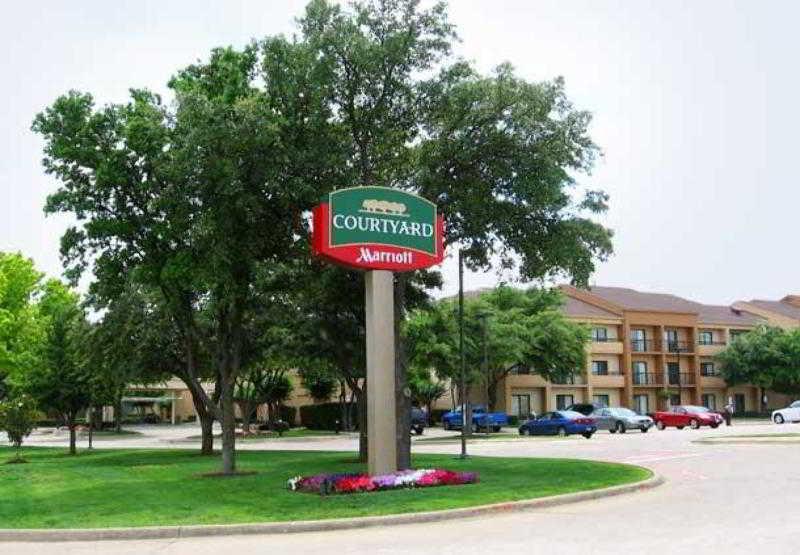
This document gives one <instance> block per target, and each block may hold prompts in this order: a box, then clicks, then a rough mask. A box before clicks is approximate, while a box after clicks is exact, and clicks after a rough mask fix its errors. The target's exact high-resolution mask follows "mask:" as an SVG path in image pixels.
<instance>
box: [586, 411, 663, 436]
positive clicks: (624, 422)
mask: <svg viewBox="0 0 800 555" xmlns="http://www.w3.org/2000/svg"><path fill="white" fill-rule="evenodd" d="M592 418H594V420H595V422H596V423H597V429H598V430H608V431H609V432H611V433H612V434H615V433H617V432H619V433H621V434H624V433H625V432H627V431H628V430H641V431H642V433H647V430H649V429H650V428H652V427H653V419H652V418H650V417H649V416H642V415H640V414H636V413H635V412H633V411H632V410H631V409H626V408H623V407H612V408H602V409H597V410H595V411H594V412H593V413H592Z"/></svg>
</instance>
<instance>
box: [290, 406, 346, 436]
mask: <svg viewBox="0 0 800 555" xmlns="http://www.w3.org/2000/svg"><path fill="white" fill-rule="evenodd" d="M348 404H349V405H350V410H351V412H350V414H351V415H352V422H353V423H354V424H355V423H357V422H358V407H357V406H356V404H355V403H348ZM341 419H342V407H341V405H340V404H339V403H319V404H317V405H305V406H302V407H300V423H301V424H302V425H303V426H305V427H306V428H308V429H309V430H335V429H336V421H337V420H341Z"/></svg>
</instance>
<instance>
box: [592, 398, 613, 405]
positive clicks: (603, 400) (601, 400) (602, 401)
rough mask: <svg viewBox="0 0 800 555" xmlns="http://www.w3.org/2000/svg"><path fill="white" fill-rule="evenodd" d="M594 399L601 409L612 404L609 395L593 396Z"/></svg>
mask: <svg viewBox="0 0 800 555" xmlns="http://www.w3.org/2000/svg"><path fill="white" fill-rule="evenodd" d="M592 399H593V400H594V402H595V403H596V404H598V405H600V406H601V407H607V406H608V405H610V404H611V403H610V401H609V397H608V395H592Z"/></svg>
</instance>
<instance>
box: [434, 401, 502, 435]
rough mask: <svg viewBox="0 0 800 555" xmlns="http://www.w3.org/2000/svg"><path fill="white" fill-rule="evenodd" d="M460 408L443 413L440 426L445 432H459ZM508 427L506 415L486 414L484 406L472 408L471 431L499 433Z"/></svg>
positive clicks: (461, 420)
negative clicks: (501, 429)
mask: <svg viewBox="0 0 800 555" xmlns="http://www.w3.org/2000/svg"><path fill="white" fill-rule="evenodd" d="M461 408H462V407H458V408H457V409H456V410H452V411H450V412H446V413H444V415H443V416H442V425H443V426H444V429H445V430H460V429H461V423H462V422H463V421H464V418H463V416H462V414H461ZM506 425H508V415H507V414H506V413H504V412H487V411H486V407H485V406H484V405H475V406H473V407H472V431H473V432H477V431H479V430H487V429H489V430H493V431H495V432H499V431H500V428H502V427H503V426H506Z"/></svg>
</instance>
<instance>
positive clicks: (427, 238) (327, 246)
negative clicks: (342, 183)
mask: <svg viewBox="0 0 800 555" xmlns="http://www.w3.org/2000/svg"><path fill="white" fill-rule="evenodd" d="M313 223H314V229H313V244H312V247H313V250H314V254H316V255H318V256H321V257H323V258H325V259H327V260H329V261H331V262H333V263H336V264H341V265H344V266H348V267H350V268H357V269H363V270H391V271H394V272H408V271H411V270H419V269H422V268H428V267H430V266H434V265H436V264H439V263H440V262H441V261H442V259H443V257H444V246H443V245H444V243H443V237H442V236H443V231H444V223H443V220H442V217H441V216H439V215H438V213H437V211H436V205H435V204H433V203H432V202H430V201H428V200H425V199H424V198H422V197H420V196H417V195H414V194H411V193H406V192H404V191H401V190H399V189H392V188H389V187H353V188H349V189H339V190H336V191H333V192H331V193H330V194H329V195H327V196H326V197H324V198H323V199H322V202H321V203H320V204H319V205H317V207H316V208H314V215H313Z"/></svg>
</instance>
